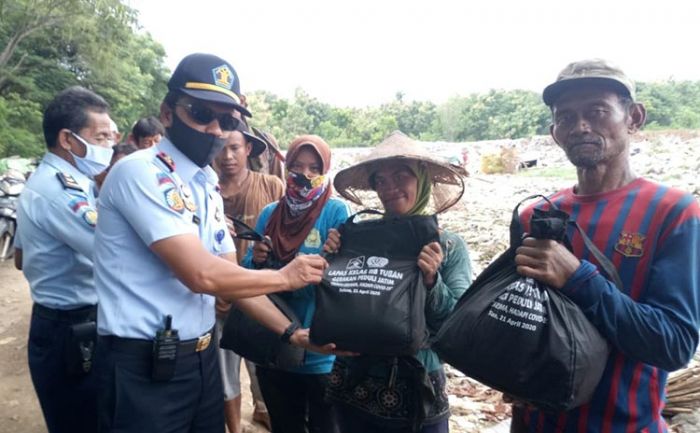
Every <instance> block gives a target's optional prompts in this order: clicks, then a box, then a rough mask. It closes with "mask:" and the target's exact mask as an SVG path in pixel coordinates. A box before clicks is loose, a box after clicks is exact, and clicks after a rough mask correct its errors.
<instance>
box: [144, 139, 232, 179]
mask: <svg viewBox="0 0 700 433" xmlns="http://www.w3.org/2000/svg"><path fill="white" fill-rule="evenodd" d="M156 147H157V148H158V151H160V152H165V153H166V154H168V155H169V156H170V157H171V158H172V159H173V162H175V172H176V173H177V175H178V176H180V179H182V181H183V182H185V183H190V182H191V181H192V179H193V178H194V177H195V175H197V174H198V173H200V172H201V175H202V176H204V179H205V181H206V182H207V183H210V184H212V185H218V184H219V177H218V176H217V175H216V172H215V171H214V169H212V168H211V167H209V166H206V167H204V168H201V167H199V166H198V165H197V164H195V163H194V162H192V160H191V159H189V158H188V157H187V156H185V154H184V153H182V152H180V149H178V148H177V147H175V145H174V144H173V143H172V142H171V141H170V140H168V138H167V137H163V138H162V139H161V140H160V142H159V143H158V144H156ZM156 153H157V152H156Z"/></svg>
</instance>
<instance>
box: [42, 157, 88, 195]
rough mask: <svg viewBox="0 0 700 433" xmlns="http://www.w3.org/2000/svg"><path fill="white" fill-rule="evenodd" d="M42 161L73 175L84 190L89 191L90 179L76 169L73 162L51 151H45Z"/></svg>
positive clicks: (59, 170)
mask: <svg viewBox="0 0 700 433" xmlns="http://www.w3.org/2000/svg"><path fill="white" fill-rule="evenodd" d="M41 162H42V163H44V164H47V165H50V166H51V167H53V168H55V169H56V171H58V172H60V173H65V174H69V175H71V176H73V179H75V181H76V182H78V184H80V186H82V187H83V188H84V189H85V192H89V191H90V186H91V185H92V179H90V178H89V177H87V176H85V175H84V174H83V172H82V171H80V170H78V169H77V168H76V167H75V166H74V165H73V164H71V163H70V162H68V161H66V160H65V159H63V158H61V157H60V156H58V155H56V154H55V153H53V152H46V153H45V154H44V157H43V158H42V160H41Z"/></svg>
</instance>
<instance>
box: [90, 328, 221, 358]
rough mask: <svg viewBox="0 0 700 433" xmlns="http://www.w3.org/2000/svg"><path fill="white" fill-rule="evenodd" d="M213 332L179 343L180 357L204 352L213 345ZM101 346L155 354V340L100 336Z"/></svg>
mask: <svg viewBox="0 0 700 433" xmlns="http://www.w3.org/2000/svg"><path fill="white" fill-rule="evenodd" d="M211 337H212V331H209V332H207V333H206V334H203V335H201V336H199V337H198V338H193V339H191V340H183V341H180V342H179V343H178V350H177V353H178V355H187V354H190V353H197V352H202V351H204V350H205V349H206V348H207V347H209V344H210V343H211ZM99 342H100V344H103V343H104V344H105V345H107V347H111V348H112V349H114V350H117V351H120V352H135V353H143V354H148V355H150V354H151V353H152V352H153V340H142V339H139V338H122V337H117V336H116V335H100V340H99Z"/></svg>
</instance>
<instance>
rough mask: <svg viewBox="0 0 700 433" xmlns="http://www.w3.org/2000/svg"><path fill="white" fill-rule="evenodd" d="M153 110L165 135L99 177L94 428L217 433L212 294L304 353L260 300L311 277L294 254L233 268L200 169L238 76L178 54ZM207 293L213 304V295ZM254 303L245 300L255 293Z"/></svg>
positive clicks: (231, 126) (232, 108) (225, 129)
mask: <svg viewBox="0 0 700 433" xmlns="http://www.w3.org/2000/svg"><path fill="white" fill-rule="evenodd" d="M168 89H169V92H168V94H167V95H166V96H165V99H164V101H163V103H162V105H161V122H162V123H163V125H164V126H165V127H166V138H163V140H161V142H160V143H159V144H158V145H156V146H155V147H153V148H150V149H144V150H141V151H137V152H135V153H133V154H131V155H129V156H127V157H125V158H123V159H121V160H120V161H119V162H118V163H116V164H115V165H114V166H113V168H112V169H111V170H110V174H109V176H108V177H107V179H106V181H105V183H104V185H103V186H102V189H101V190H100V196H99V197H100V198H99V203H98V211H99V213H100V219H99V222H98V224H97V230H96V236H95V243H96V247H95V250H96V252H95V284H96V288H97V293H98V296H99V299H100V303H99V313H98V317H99V327H98V334H99V341H98V363H99V373H100V395H99V399H98V402H99V426H100V430H101V431H105V432H107V431H117V430H118V431H119V432H122V433H123V432H161V431H167V432H182V433H189V432H195V431H196V432H200V433H202V432H204V433H209V432H212V433H214V432H216V433H223V432H224V410H223V390H222V387H221V376H220V373H219V366H218V358H217V356H216V355H217V354H216V350H215V347H214V345H211V344H210V340H211V338H212V336H211V331H212V328H213V326H214V321H215V310H214V300H215V296H220V297H222V298H225V299H229V300H231V299H234V298H236V299H240V298H246V297H247V298H249V299H240V300H239V301H238V303H239V306H240V308H242V309H244V310H246V311H247V312H248V313H249V314H252V315H253V316H254V317H256V318H257V319H258V320H261V322H262V323H264V324H265V325H266V326H268V327H269V328H270V329H272V330H273V331H275V332H277V333H278V334H280V335H281V336H282V338H283V339H285V340H287V341H290V342H292V343H294V344H299V345H302V346H305V347H308V345H309V344H310V343H309V342H308V330H298V329H297V328H298V326H297V324H292V323H290V322H289V320H288V319H287V318H286V317H284V315H283V314H281V313H280V312H279V310H277V309H276V308H274V306H273V305H272V304H271V303H270V302H269V300H268V299H267V297H261V296H257V295H262V294H266V293H272V292H277V291H283V290H294V289H297V288H301V287H304V286H306V285H307V284H309V283H310V282H318V281H320V279H321V276H322V273H323V269H324V268H325V266H326V263H325V261H324V260H323V259H322V258H321V257H319V256H305V257H302V258H299V259H297V260H295V261H293V262H291V263H290V264H289V265H288V266H287V267H285V268H283V269H281V270H280V271H251V270H247V269H244V268H241V267H239V266H238V265H237V264H236V255H235V247H234V245H233V241H232V239H231V236H230V234H229V232H228V230H227V226H226V222H225V220H224V213H223V202H222V199H221V196H220V195H219V193H218V190H217V185H218V178H217V176H216V174H215V173H214V171H213V170H212V169H211V168H210V167H209V164H210V163H211V162H212V160H213V159H214V157H215V156H216V154H217V153H218V152H219V151H220V150H221V149H222V148H223V145H224V144H225V142H226V140H227V138H228V135H229V134H230V133H231V131H233V130H236V129H237V128H239V125H240V117H241V115H250V113H249V112H248V111H247V110H246V109H245V108H244V107H243V106H242V105H241V104H240V99H239V95H240V87H239V83H238V77H237V75H236V73H235V71H234V69H233V67H231V65H230V64H228V63H227V62H226V61H224V60H223V59H221V58H219V57H216V56H213V55H209V54H192V55H190V56H187V57H185V59H183V60H182V61H181V62H180V64H179V65H178V67H177V68H176V69H175V72H174V73H173V75H172V77H171V79H170V81H169V82H168ZM214 295H215V296H214ZM256 296H257V297H256Z"/></svg>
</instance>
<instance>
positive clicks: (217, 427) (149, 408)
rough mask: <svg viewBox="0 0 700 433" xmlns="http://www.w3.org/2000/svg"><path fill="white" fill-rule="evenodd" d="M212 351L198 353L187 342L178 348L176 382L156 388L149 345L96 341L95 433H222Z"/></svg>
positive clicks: (221, 397) (123, 340)
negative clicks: (97, 414)
mask: <svg viewBox="0 0 700 433" xmlns="http://www.w3.org/2000/svg"><path fill="white" fill-rule="evenodd" d="M195 341H196V340H195ZM215 346H216V345H214V344H209V346H208V347H207V348H206V349H204V350H202V351H200V352H197V351H196V348H195V345H194V344H191V342H181V343H180V347H179V348H178V356H177V364H176V368H175V374H174V377H173V378H172V379H170V380H169V381H166V382H154V381H152V380H151V365H152V361H151V357H152V347H153V345H152V341H149V340H137V339H127V338H118V337H114V336H100V337H99V340H98V345H97V347H98V353H97V362H98V365H99V369H98V374H99V386H100V389H99V431H100V432H101V433H105V432H114V433H116V432H120V433H126V432H133V433H143V432H153V433H171V432H172V433H176V432H177V433H224V430H225V421H224V393H223V389H222V385H221V373H220V372H219V361H218V358H217V356H216V347H215Z"/></svg>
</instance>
